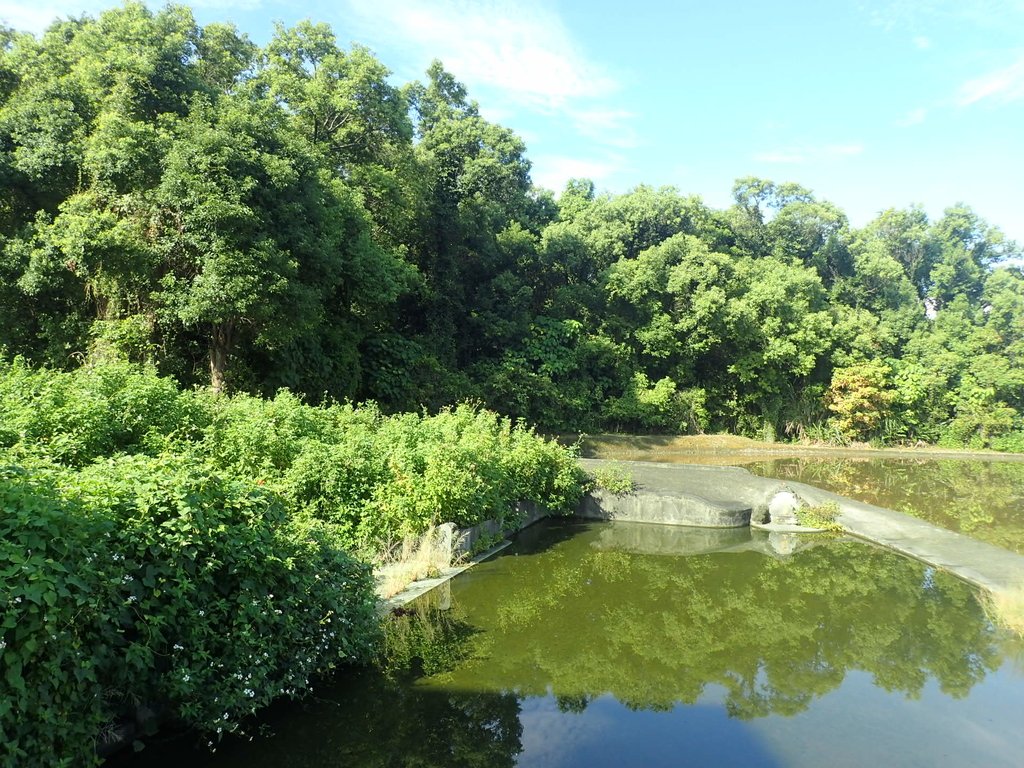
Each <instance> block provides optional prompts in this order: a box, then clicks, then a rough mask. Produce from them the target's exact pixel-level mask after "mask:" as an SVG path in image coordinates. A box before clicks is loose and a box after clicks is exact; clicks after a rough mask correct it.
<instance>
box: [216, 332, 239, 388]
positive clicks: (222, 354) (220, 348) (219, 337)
mask: <svg viewBox="0 0 1024 768" xmlns="http://www.w3.org/2000/svg"><path fill="white" fill-rule="evenodd" d="M234 328H235V324H234V321H232V320H225V321H224V322H222V323H216V324H215V325H214V326H213V335H212V336H211V337H210V387H212V389H213V391H214V392H217V393H220V392H223V391H224V373H225V371H226V370H227V367H228V356H229V355H230V354H231V345H232V343H233V341H234V339H233V335H234V334H233V331H234Z"/></svg>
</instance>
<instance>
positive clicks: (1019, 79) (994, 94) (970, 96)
mask: <svg viewBox="0 0 1024 768" xmlns="http://www.w3.org/2000/svg"><path fill="white" fill-rule="evenodd" d="M1021 98H1024V55H1021V56H1020V57H1019V58H1018V59H1017V60H1016V61H1015V62H1013V63H1012V64H1010V65H1009V66H1007V67H1003V68H1002V69H997V70H993V71H992V72H988V73H986V74H984V75H981V76H980V77H976V78H974V79H973V80H968V81H967V82H966V83H964V84H963V85H962V86H960V90H959V93H958V95H957V103H958V104H959V105H960V106H962V107H966V106H969V105H971V104H975V103H977V102H979V101H983V100H985V99H994V100H996V101H999V102H1002V103H1004V104H1005V103H1007V102H1011V101H1016V100H1018V99H1021Z"/></svg>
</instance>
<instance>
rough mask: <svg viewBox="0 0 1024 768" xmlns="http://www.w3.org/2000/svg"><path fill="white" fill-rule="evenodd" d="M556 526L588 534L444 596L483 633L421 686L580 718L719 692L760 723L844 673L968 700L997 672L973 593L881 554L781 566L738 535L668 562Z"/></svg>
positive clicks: (810, 549)
mask: <svg viewBox="0 0 1024 768" xmlns="http://www.w3.org/2000/svg"><path fill="white" fill-rule="evenodd" d="M564 525H566V527H575V528H582V529H583V530H581V531H580V533H579V535H578V536H576V537H575V538H573V539H571V540H569V541H566V542H563V543H562V544H560V545H558V546H557V547H554V548H549V549H547V550H546V551H543V553H542V554H541V553H540V552H537V551H536V550H535V547H537V546H543V538H540V539H537V538H536V537H538V536H540V533H539V532H538V533H535V534H532V535H531V536H530V537H529V538H524V539H523V541H522V542H521V543H520V544H519V548H518V549H517V550H515V551H514V552H513V553H512V554H511V555H510V556H509V557H505V558H503V559H502V560H501V561H500V562H497V563H494V564H493V566H492V567H491V568H489V569H481V570H480V571H479V572H477V573H475V574H470V575H468V577H467V578H464V579H463V580H461V581H460V583H459V584H458V585H457V587H456V588H455V590H454V594H453V599H456V600H457V601H458V602H460V603H464V604H466V605H472V606H473V619H472V620H473V623H474V625H475V626H476V627H477V630H478V631H477V633H476V634H474V635H473V636H472V637H469V638H467V641H466V642H467V643H468V644H469V645H470V646H471V647H472V651H471V652H470V653H469V654H468V657H467V660H466V661H465V662H464V663H462V664H460V665H458V666H457V667H455V668H454V669H453V670H452V671H451V672H449V673H446V674H444V675H439V676H436V678H435V679H434V680H432V681H431V684H438V685H445V686H450V687H453V688H457V689H460V690H481V689H482V690H500V691H514V692H516V693H517V694H518V695H520V696H542V695H546V694H548V693H550V694H551V695H553V696H554V697H555V698H556V699H557V700H558V701H559V702H560V703H563V702H564V704H560V706H565V707H568V708H570V709H574V710H579V709H580V708H582V707H585V704H586V702H587V701H588V700H591V699H593V698H595V697H598V696H601V695H602V694H606V693H607V694H611V695H612V696H614V697H615V699H617V700H618V701H619V702H621V703H623V704H625V705H626V706H628V707H630V708H632V709H637V710H641V709H645V710H667V709H671V708H672V707H674V706H676V705H677V704H695V703H696V702H697V701H698V700H699V699H700V698H701V696H702V694H703V692H704V691H705V689H706V688H707V687H708V686H709V685H716V686H719V687H720V688H721V689H722V690H723V691H725V692H726V695H725V697H724V706H725V708H726V710H727V711H728V713H729V714H730V715H731V716H733V717H739V718H754V717H763V716H765V715H768V714H784V715H793V714H796V713H798V712H801V711H803V710H804V709H806V708H807V707H808V706H809V705H810V703H811V702H812V701H813V700H814V699H815V698H816V697H819V696H821V695H823V694H825V693H827V692H829V691H832V690H833V689H835V688H837V687H838V686H839V685H840V684H841V683H842V681H843V679H844V677H845V675H846V674H847V672H848V671H849V670H863V671H865V672H868V673H870V674H871V676H872V678H873V679H874V681H875V683H876V684H877V685H878V686H880V687H881V688H883V689H884V690H886V691H897V692H900V693H902V694H904V695H906V696H910V697H914V696H917V695H919V694H920V692H921V690H922V688H923V686H924V685H925V683H926V682H927V681H928V680H930V679H933V680H935V681H936V682H937V683H938V685H939V687H940V688H941V690H942V691H943V692H945V693H947V694H949V695H952V696H964V695H966V694H967V693H968V692H969V691H970V690H971V688H972V686H974V685H975V684H976V683H977V682H978V681H980V680H981V679H982V678H984V676H985V674H986V672H988V671H990V670H992V669H995V668H996V667H998V666H999V664H1000V662H1001V656H1000V653H999V649H998V641H997V637H996V633H995V631H994V630H993V628H992V627H991V626H990V625H989V623H988V622H987V621H986V620H985V618H984V616H983V615H982V612H981V610H980V609H979V607H978V605H977V601H976V600H975V597H974V593H973V591H972V590H971V588H970V587H968V586H967V585H966V584H964V583H963V582H960V581H959V580H957V579H954V578H952V577H950V576H947V575H946V574H943V573H935V572H933V571H931V570H929V569H927V568H925V567H924V566H922V565H920V564H918V563H916V562H914V561H910V560H907V559H905V558H902V557H898V556H895V555H893V554H891V553H889V552H885V551H883V550H880V549H877V548H875V547H871V546H867V545H865V544H862V543H859V542H854V541H834V542H831V543H829V544H828V545H827V546H805V547H804V548H802V549H797V550H796V551H794V552H793V554H790V555H787V556H783V555H779V554H777V553H776V552H775V551H774V548H773V546H772V544H771V542H770V541H769V540H768V537H767V536H766V535H765V534H759V533H757V532H754V533H750V532H747V534H746V535H747V536H748V537H750V538H749V539H748V540H747V541H745V542H744V541H740V540H739V536H740V535H741V534H738V533H734V534H733V538H732V539H731V540H729V541H727V542H724V544H725V550H724V551H720V552H717V553H713V554H701V555H694V556H673V555H672V554H670V553H668V552H667V551H666V546H665V544H664V542H663V543H662V546H660V547H658V549H657V551H656V553H654V554H646V553H644V550H645V549H646V550H647V551H650V545H649V544H645V543H644V537H645V536H646V535H648V534H649V533H650V532H652V531H653V532H657V531H658V530H659V529H657V528H654V527H648V526H642V525H635V524H634V525H626V524H612V525H611V526H600V525H596V526H595V525H583V526H580V525H579V524H564ZM680 531H681V529H677V531H675V532H674V533H675V534H676V535H677V536H679V533H680ZM702 533H704V532H697V533H696V535H697V536H698V537H701V535H702ZM685 538H686V537H685V536H679V545H680V548H681V549H682V551H683V552H684V553H686V552H689V551H691V550H692V547H691V546H690V545H689V543H687V542H686V541H685ZM530 539H534V540H532V541H531V540H530ZM638 550H639V551H638ZM766 553H770V554H766Z"/></svg>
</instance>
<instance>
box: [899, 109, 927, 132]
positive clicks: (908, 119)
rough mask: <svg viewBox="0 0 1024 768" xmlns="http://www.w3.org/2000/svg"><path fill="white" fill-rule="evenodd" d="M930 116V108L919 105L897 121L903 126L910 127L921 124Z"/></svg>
mask: <svg viewBox="0 0 1024 768" xmlns="http://www.w3.org/2000/svg"><path fill="white" fill-rule="evenodd" d="M927 117H928V110H927V109H925V108H924V107H917V108H916V109H911V110H909V111H908V112H907V113H906V114H905V115H903V117H901V118H899V119H898V120H897V121H896V125H898V126H899V127H901V128H908V127H910V126H912V125H920V124H921V123H923V122H924V121H925V119H926V118H927Z"/></svg>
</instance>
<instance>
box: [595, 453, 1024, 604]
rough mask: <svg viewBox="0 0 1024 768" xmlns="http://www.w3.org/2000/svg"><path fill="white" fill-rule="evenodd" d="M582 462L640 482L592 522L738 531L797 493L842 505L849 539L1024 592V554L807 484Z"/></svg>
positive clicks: (604, 501) (739, 473)
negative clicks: (778, 499) (621, 472)
mask: <svg viewBox="0 0 1024 768" xmlns="http://www.w3.org/2000/svg"><path fill="white" fill-rule="evenodd" d="M581 463H582V464H583V466H584V468H585V469H587V470H588V471H590V472H594V471H595V470H598V469H600V468H602V467H606V466H612V465H613V466H616V467H618V468H621V469H624V470H625V471H626V472H628V473H629V474H630V475H631V476H632V478H633V481H634V483H635V489H634V492H633V493H632V494H627V495H622V496H615V495H613V494H610V493H607V492H597V493H595V494H592V495H591V496H590V497H589V498H588V499H587V500H586V501H585V503H584V504H583V505H582V507H581V510H580V513H581V514H582V515H583V516H585V517H592V518H599V519H606V520H634V521H641V522H654V523H666V524H674V525H698V526H711V527H731V526H735V525H744V524H745V523H744V522H739V520H741V519H742V518H743V517H744V515H745V516H746V520H747V521H748V522H749V521H750V520H751V519H753V520H754V521H755V522H757V521H766V522H769V523H770V522H771V521H770V515H769V513H768V510H769V507H770V506H771V504H772V500H773V499H775V498H776V497H778V496H779V494H784V493H792V494H793V495H795V496H796V497H797V498H798V499H799V500H800V501H802V502H804V503H806V504H807V505H810V506H819V505H822V504H827V503H835V504H836V505H837V506H838V507H839V517H838V522H839V523H840V524H841V525H842V526H843V528H844V529H845V530H846V531H848V532H849V533H851V534H853V535H855V536H858V537H860V538H863V539H867V540H868V541H871V542H874V543H876V544H879V545H881V546H884V547H888V548H890V549H893V550H896V551H897V552H901V553H902V554H905V555H908V556H910V557H913V558H916V559H918V560H921V561H923V562H925V563H928V564H929V565H933V566H935V567H936V568H941V569H943V570H946V571H949V572H951V573H953V574H955V575H957V576H959V577H960V578H962V579H963V580H965V581H967V582H969V583H971V584H974V585H976V586H979V587H982V588H984V589H987V590H990V591H993V592H999V591H1004V590H1010V589H1014V588H1021V587H1024V556H1022V555H1018V554H1016V553H1014V552H1010V551H1009V550H1006V549H1002V548H1001V547H996V546H994V545H992V544H987V543H985V542H982V541H978V540H977V539H972V538H970V537H969V536H964V535H962V534H959V533H954V532H953V531H948V530H946V529H944V528H939V527H937V526H935V525H932V524H931V523H928V522H925V521H924V520H919V519H917V518H915V517H911V516H910V515H906V514H903V513H902V512H896V511H894V510H891V509H883V508H881V507H875V506H872V505H870V504H865V503H863V502H859V501H855V500H853V499H848V498H846V497H844V496H839V495H838V494H835V493H831V492H829V491H825V490H822V489H820V488H815V487H813V486H810V485H805V484H803V483H796V482H788V481H783V480H771V479H768V478H763V477H758V476H757V475H754V474H752V473H750V472H748V471H747V470H745V469H740V468H738V467H710V466H698V465H681V464H659V463H654V462H642V461H623V462H610V461H604V460H600V459H584V460H582V462H581Z"/></svg>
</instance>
